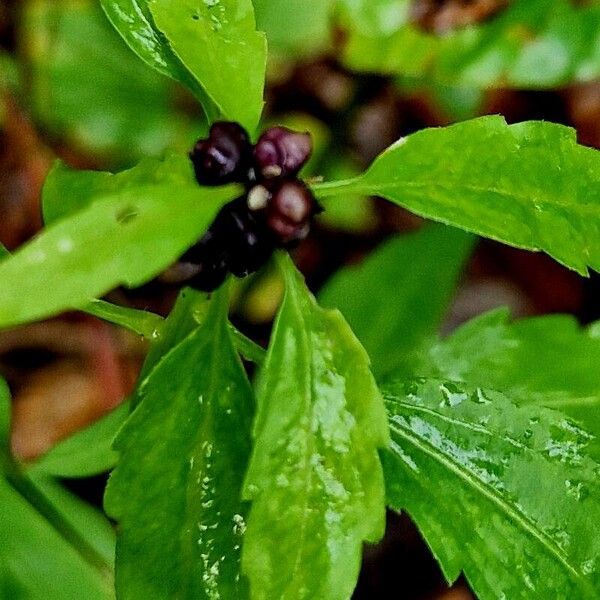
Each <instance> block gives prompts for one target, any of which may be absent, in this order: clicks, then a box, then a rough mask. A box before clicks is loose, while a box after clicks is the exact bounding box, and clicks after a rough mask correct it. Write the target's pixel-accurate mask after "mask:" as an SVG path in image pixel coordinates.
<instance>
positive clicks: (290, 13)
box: [254, 0, 334, 58]
mask: <svg viewBox="0 0 600 600" xmlns="http://www.w3.org/2000/svg"><path fill="white" fill-rule="evenodd" d="M333 4H334V0H293V1H292V2H281V1H280V0H254V10H255V12H256V22H257V25H258V29H260V30H261V31H264V32H265V33H266V34H267V39H268V40H269V51H271V52H275V54H281V55H284V56H288V55H290V56H292V57H294V58H298V57H306V56H307V55H310V54H314V53H316V52H319V51H321V50H323V49H324V48H325V47H327V45H328V44H329V37H330V24H329V21H330V13H331V10H332V7H333Z"/></svg>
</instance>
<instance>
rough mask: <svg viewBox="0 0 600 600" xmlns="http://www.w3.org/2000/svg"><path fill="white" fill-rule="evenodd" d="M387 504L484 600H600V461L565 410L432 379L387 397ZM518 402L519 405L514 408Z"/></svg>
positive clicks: (400, 386)
mask: <svg viewBox="0 0 600 600" xmlns="http://www.w3.org/2000/svg"><path fill="white" fill-rule="evenodd" d="M383 393H384V396H385V398H386V404H387V408H388V412H389V418H390V429H391V435H392V446H391V448H390V450H388V451H387V452H386V453H385V455H384V470H385V477H386V487H387V495H388V500H389V502H390V504H391V506H392V507H393V508H395V509H396V510H405V511H406V512H408V514H409V515H410V516H411V518H412V519H413V520H414V521H415V523H416V524H417V526H418V527H419V529H420V530H421V532H422V533H423V535H424V537H425V539H426V540H427V542H428V544H429V545H430V546H431V549H432V550H433V553H434V555H435V556H436V558H437V560H438V561H439V562H440V564H441V566H442V569H443V571H444V574H445V576H446V578H447V580H448V581H449V582H451V581H455V580H456V579H457V577H458V576H459V574H460V572H461V571H463V572H464V573H465V575H466V577H467V580H468V581H469V583H470V585H471V587H472V588H473V590H474V591H475V593H476V594H477V596H478V597H479V598H480V599H481V600H487V599H490V600H492V599H494V600H496V599H497V598H511V599H518V598H523V599H528V600H529V599H534V598H539V599H540V600H541V599H546V598H564V599H567V598H578V599H582V600H584V599H587V598H589V599H592V598H597V597H598V591H599V590H600V577H599V575H598V571H599V568H600V536H599V535H598V528H597V526H596V524H597V523H598V521H599V519H600V486H599V483H598V482H599V478H598V475H599V473H600V464H599V463H598V462H595V461H594V460H593V459H592V458H591V456H590V452H589V450H588V445H589V443H590V441H591V439H592V436H591V435H590V434H588V433H586V432H585V431H583V430H581V429H580V428H579V427H577V426H576V425H574V424H573V423H571V422H570V421H568V420H567V419H566V418H565V417H564V416H563V415H562V414H561V413H558V412H555V411H551V410H547V409H545V408H541V407H538V406H516V405H515V404H514V403H513V402H512V395H503V394H501V393H498V392H492V391H488V390H485V389H481V388H477V387H473V386H468V385H466V384H455V383H452V382H447V381H440V380H425V379H421V380H416V381H413V382H409V383H401V382H398V383H393V384H391V385H389V386H387V387H385V388H384V389H383ZM520 401H522V399H521V400H520Z"/></svg>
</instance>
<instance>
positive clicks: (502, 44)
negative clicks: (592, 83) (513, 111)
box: [340, 0, 600, 88]
mask: <svg viewBox="0 0 600 600" xmlns="http://www.w3.org/2000/svg"><path fill="white" fill-rule="evenodd" d="M340 5H341V19H340V22H341V26H342V27H343V28H344V30H345V31H346V43H345V47H344V48H343V60H344V62H345V64H346V65H347V66H349V67H350V68H352V69H355V70H359V71H374V72H379V73H386V74H398V75H409V76H413V77H424V78H427V79H431V80H434V81H438V82H441V83H445V84H450V85H464V86H477V87H481V88H489V87H507V86H512V87H517V88H552V87H556V86H561V85H565V84H568V83H570V82H573V81H589V80H592V79H594V78H596V77H598V76H599V75H600V52H599V51H598V43H597V34H598V30H599V29H600V6H598V5H597V4H596V3H591V5H589V6H585V7H575V6H574V5H573V3H572V2H570V1H569V0H555V1H554V2H553V3H552V10H548V2H547V1H546V0H513V1H512V2H510V3H509V6H508V7H507V8H506V9H504V10H501V11H500V12H499V13H498V15H497V16H495V17H494V18H492V19H490V20H489V21H488V22H485V23H481V24H476V25H472V26H469V27H464V28H460V29H458V30H454V31H450V32H447V33H445V34H444V35H434V34H430V33H427V32H426V31H424V30H423V29H420V28H419V27H418V26H417V25H415V24H414V23H411V22H410V9H411V2H410V1H409V0H375V1H373V0H340Z"/></svg>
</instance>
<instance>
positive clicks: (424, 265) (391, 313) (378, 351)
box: [319, 225, 474, 375]
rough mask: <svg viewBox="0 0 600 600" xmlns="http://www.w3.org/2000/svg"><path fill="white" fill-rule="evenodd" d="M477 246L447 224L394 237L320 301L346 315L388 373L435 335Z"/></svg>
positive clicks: (340, 276) (379, 368)
mask: <svg viewBox="0 0 600 600" xmlns="http://www.w3.org/2000/svg"><path fill="white" fill-rule="evenodd" d="M473 242H474V239H473V237H472V236H469V235H467V234H465V233H463V232H461V231H459V230H457V229H452V228H450V227H444V226H443V225H434V226H429V227H424V228H423V229H421V230H420V231H418V232H417V233H412V234H408V235H403V236H397V237H394V238H392V239H391V240H389V241H387V242H385V243H384V244H383V245H382V246H381V247H380V248H378V249H377V250H376V251H375V252H373V253H372V254H371V255H370V256H368V257H367V258H366V259H365V260H364V261H363V262H362V263H360V264H359V265H358V266H351V267H346V268H344V269H341V270H340V271H338V273H336V274H335V275H334V276H333V277H332V278H331V279H330V280H329V282H328V283H327V284H326V285H325V287H324V288H323V289H322V290H321V293H320V294H319V300H320V302H321V303H322V304H323V305H324V306H330V307H334V308H338V309H339V310H340V311H341V313H342V314H343V315H344V317H345V318H346V319H347V321H348V323H349V325H350V327H351V328H352V331H353V332H354V333H355V335H356V336H357V337H358V339H359V340H360V341H361V343H362V344H363V346H364V347H365V350H366V351H367V353H368V354H369V357H370V358H371V361H372V363H373V369H374V371H375V373H376V374H378V375H383V374H385V373H387V372H389V371H390V370H392V369H397V368H400V367H401V366H402V364H403V362H404V361H405V357H406V355H407V354H409V353H411V352H412V351H413V350H414V347H415V346H418V345H420V344H421V343H422V341H423V340H424V339H426V338H429V336H431V335H432V334H433V333H435V332H436V330H437V328H438V327H439V325H440V322H441V320H442V317H443V315H444V312H445V310H446V309H447V307H448V303H449V301H450V297H451V295H452V294H453V292H454V290H455V287H456V283H457V279H458V277H459V274H460V272H461V269H462V266H463V264H464V262H465V260H466V258H467V257H468V255H469V253H470V251H471V249H472V247H473ZM374 298H377V301H376V302H374V301H373V299H374Z"/></svg>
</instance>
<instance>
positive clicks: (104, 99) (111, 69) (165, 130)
mask: <svg viewBox="0 0 600 600" xmlns="http://www.w3.org/2000/svg"><path fill="white" fill-rule="evenodd" d="M18 23H19V26H20V31H19V38H20V39H21V40H22V44H21V46H22V49H23V54H24V57H25V60H24V61H23V63H24V71H25V73H26V74H27V83H28V88H27V100H28V102H29V104H30V105H31V109H32V112H33V115H34V117H35V119H36V121H37V122H38V123H39V124H40V125H41V126H42V127H43V128H44V129H45V130H47V131H49V132H51V133H52V134H53V135H54V136H60V139H61V140H63V141H67V142H68V144H69V145H70V146H75V147H76V148H78V149H82V150H84V152H86V153H91V154H93V155H94V156H96V155H98V154H99V153H101V154H103V155H104V156H107V155H110V158H111V161H112V162H113V163H121V164H122V163H127V164H131V162H134V161H135V160H138V159H139V158H141V157H142V156H147V155H158V154H160V153H161V152H163V151H164V150H165V148H167V147H171V148H172V147H174V146H177V147H179V148H180V149H181V150H182V151H185V150H187V147H188V146H189V144H191V139H192V138H191V132H190V129H191V128H192V124H193V122H192V120H191V119H190V118H189V117H188V116H187V115H185V114H184V113H183V112H182V111H177V110H176V107H175V93H176V90H175V86H174V85H173V83H172V82H171V81H169V80H168V79H166V78H164V77H162V76H160V75H159V74H158V73H155V72H153V71H152V70H150V69H148V68H147V67H146V66H145V65H144V64H143V63H142V62H141V61H140V60H138V58H137V57H136V56H134V55H133V54H132V53H131V52H130V50H129V48H127V46H126V45H125V44H124V43H123V40H121V38H120V37H119V36H118V35H117V33H116V32H115V31H114V29H113V28H112V27H111V25H110V23H109V22H108V21H107V20H106V17H105V16H104V14H103V13H102V11H101V10H100V7H99V5H98V2H97V1H96V0H62V1H58V2H57V1H56V0H37V1H36V2H26V3H24V10H23V14H22V16H21V18H20V19H19V20H18ZM141 99H143V110H140V101H141Z"/></svg>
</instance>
